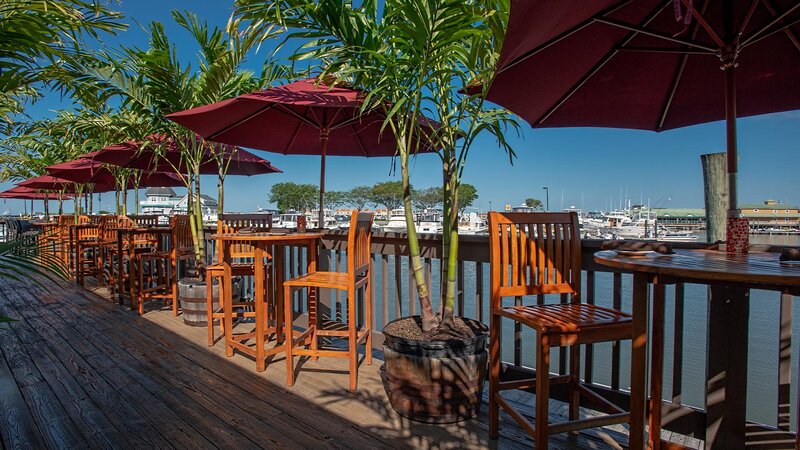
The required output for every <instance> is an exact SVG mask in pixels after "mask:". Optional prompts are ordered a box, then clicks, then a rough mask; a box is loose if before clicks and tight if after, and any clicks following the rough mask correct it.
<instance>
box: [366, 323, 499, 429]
mask: <svg viewBox="0 0 800 450" xmlns="http://www.w3.org/2000/svg"><path fill="white" fill-rule="evenodd" d="M403 319H406V318H401V319H397V320H403ZM463 320H464V321H465V322H467V323H468V324H469V325H470V326H471V327H472V328H473V329H474V330H476V334H477V335H476V336H475V337H473V338H469V339H453V340H448V341H416V340H412V339H405V338H401V337H397V336H391V335H389V334H386V333H384V336H385V337H386V342H385V343H384V346H383V353H384V361H385V363H384V364H383V366H381V378H382V379H383V387H384V389H386V395H387V396H388V397H389V403H391V405H392V408H393V409H394V410H395V411H397V413H398V414H400V415H401V416H403V417H407V418H408V419H411V420H415V421H418V422H426V423H452V422H460V421H462V420H466V419H470V418H472V417H474V416H475V415H476V414H477V413H478V410H479V408H480V404H481V397H482V394H483V383H484V381H485V380H486V368H487V361H488V353H487V351H486V342H487V340H488V334H489V332H488V329H487V328H486V326H485V325H483V324H482V323H480V322H477V321H474V320H471V319H463ZM390 323H391V322H390ZM387 325H388V324H387Z"/></svg>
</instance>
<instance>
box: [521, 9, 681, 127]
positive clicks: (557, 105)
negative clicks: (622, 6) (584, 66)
mask: <svg viewBox="0 0 800 450" xmlns="http://www.w3.org/2000/svg"><path fill="white" fill-rule="evenodd" d="M671 2H672V0H667V1H665V2H663V3H662V5H661V7H657V8H655V9H653V10H652V11H651V12H650V15H649V16H648V17H646V18H645V19H644V20H643V21H642V26H647V25H649V24H650V22H652V21H653V19H655V18H656V17H657V16H658V14H659V13H660V12H661V10H662V9H664V8H665V7H666V6H667V5H669V4H670V3H671ZM636 34H637V33H636V32H631V33H628V36H626V37H625V39H623V42H622V44H621V45H620V47H624V46H625V44H627V43H628V42H630V41H631V40H632V39H633V38H634V37H636ZM619 51H620V50H619V48H617V47H614V48H612V49H611V50H610V51H609V52H608V53H606V54H605V55H604V56H603V58H602V59H601V60H600V61H598V62H597V64H595V65H594V67H592V69H591V70H589V71H588V72H587V73H585V74H584V75H583V76H582V77H581V78H580V79H579V80H578V81H577V82H576V83H575V84H574V85H572V87H571V88H569V89H568V90H567V92H566V93H565V94H564V95H563V96H561V98H559V99H558V100H557V101H556V102H555V103H554V104H553V106H551V107H550V108H548V110H547V111H546V112H545V113H544V114H542V116H541V117H540V118H539V119H538V120H536V123H534V124H533V126H534V127H537V126H539V125H541V124H542V123H544V121H545V120H547V119H548V118H549V117H550V116H551V115H553V113H555V112H556V110H558V108H560V107H561V105H563V104H564V103H565V102H566V101H567V100H569V99H570V97H572V96H573V95H574V94H575V92H577V91H578V89H580V88H581V87H582V86H583V85H584V84H586V82H587V81H589V79H590V78H592V77H593V76H594V74H596V73H597V72H598V71H600V69H602V68H603V67H605V65H606V64H608V62H609V61H611V59H612V58H613V57H614V55H616V54H617V52H619Z"/></svg>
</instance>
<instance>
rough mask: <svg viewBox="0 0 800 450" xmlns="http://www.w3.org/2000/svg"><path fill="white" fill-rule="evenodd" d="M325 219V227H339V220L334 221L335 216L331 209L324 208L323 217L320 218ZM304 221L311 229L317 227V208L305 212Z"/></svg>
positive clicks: (333, 228)
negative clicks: (307, 212)
mask: <svg viewBox="0 0 800 450" xmlns="http://www.w3.org/2000/svg"><path fill="white" fill-rule="evenodd" d="M322 220H324V221H325V229H327V230H335V229H337V228H339V222H337V221H336V216H335V215H334V214H333V211H331V210H329V209H326V210H325V217H323V218H322ZM306 223H307V224H308V228H312V229H317V230H318V229H319V228H320V227H319V210H316V211H311V212H310V213H309V214H306Z"/></svg>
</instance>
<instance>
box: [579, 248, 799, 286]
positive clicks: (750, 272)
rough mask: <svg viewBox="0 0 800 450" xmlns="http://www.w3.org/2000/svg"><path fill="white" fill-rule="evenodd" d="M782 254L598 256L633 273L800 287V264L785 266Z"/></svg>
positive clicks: (598, 259)
mask: <svg viewBox="0 0 800 450" xmlns="http://www.w3.org/2000/svg"><path fill="white" fill-rule="evenodd" d="M779 257H780V253H775V252H752V253H747V254H744V255H742V254H732V253H727V252H723V251H718V250H676V251H675V254H673V255H663V254H660V253H656V252H648V253H647V254H644V255H641V256H623V255H619V254H617V252H616V251H614V250H604V251H600V252H597V253H595V254H594V260H595V261H596V262H597V263H598V264H602V265H605V266H609V267H613V268H616V269H624V270H629V271H633V272H644V273H649V274H654V275H663V276H671V277H675V278H680V279H683V280H687V281H690V282H691V280H695V281H698V282H706V283H707V282H723V283H725V282H727V283H746V284H763V285H769V286H772V287H781V286H785V287H790V286H800V262H792V263H783V262H781V261H780V260H779V259H778V258H779Z"/></svg>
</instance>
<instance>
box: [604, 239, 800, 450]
mask: <svg viewBox="0 0 800 450" xmlns="http://www.w3.org/2000/svg"><path fill="white" fill-rule="evenodd" d="M779 256H780V254H779V253H775V252H751V253H748V254H744V255H742V254H731V253H727V252H724V251H718V250H676V252H675V254H674V255H662V254H659V253H655V252H650V253H647V254H645V255H641V256H623V255H620V254H618V253H617V252H616V251H613V250H606V251H600V252H597V253H595V254H594V259H595V261H596V262H597V263H599V264H602V265H605V266H609V267H612V268H615V269H622V270H625V271H630V272H633V314H634V315H638V314H645V315H646V314H647V301H648V292H647V288H648V284H652V285H653V305H652V330H651V334H650V336H649V339H648V340H650V344H651V349H652V350H651V351H652V354H651V359H650V361H651V363H650V419H649V427H650V432H649V436H650V438H649V440H650V441H651V442H650V445H652V447H653V448H656V449H657V448H660V445H661V443H660V439H653V437H656V436H660V435H661V398H662V396H661V393H662V377H663V375H662V374H663V365H664V363H663V356H664V303H665V286H666V285H667V284H674V283H682V282H685V283H695V284H706V285H709V287H710V295H709V308H708V342H707V354H706V358H707V362H706V364H707V371H706V405H707V412H706V413H707V416H706V423H707V426H706V438H705V448H706V449H731V448H744V447H745V425H746V417H745V413H746V405H747V403H746V396H747V346H748V321H749V313H750V289H751V288H754V289H764V290H773V291H780V292H782V293H784V294H790V295H800V266H797V265H789V264H784V263H781V262H780V261H779V260H778V258H779ZM636 324H639V325H638V326H637V325H636ZM634 326H635V327H638V329H634V336H641V337H642V338H645V337H647V321H646V320H636V318H634Z"/></svg>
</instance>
